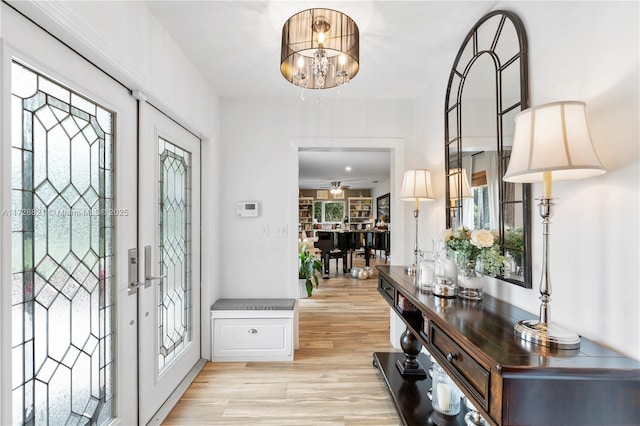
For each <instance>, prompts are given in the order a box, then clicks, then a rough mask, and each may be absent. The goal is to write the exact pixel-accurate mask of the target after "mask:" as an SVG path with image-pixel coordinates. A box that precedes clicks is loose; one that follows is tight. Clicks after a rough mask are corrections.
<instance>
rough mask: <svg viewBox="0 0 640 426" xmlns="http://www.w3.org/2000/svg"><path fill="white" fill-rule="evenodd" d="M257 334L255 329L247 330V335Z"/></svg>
mask: <svg viewBox="0 0 640 426" xmlns="http://www.w3.org/2000/svg"><path fill="white" fill-rule="evenodd" d="M257 332H258V330H256V329H255V328H250V329H249V334H256V333H257Z"/></svg>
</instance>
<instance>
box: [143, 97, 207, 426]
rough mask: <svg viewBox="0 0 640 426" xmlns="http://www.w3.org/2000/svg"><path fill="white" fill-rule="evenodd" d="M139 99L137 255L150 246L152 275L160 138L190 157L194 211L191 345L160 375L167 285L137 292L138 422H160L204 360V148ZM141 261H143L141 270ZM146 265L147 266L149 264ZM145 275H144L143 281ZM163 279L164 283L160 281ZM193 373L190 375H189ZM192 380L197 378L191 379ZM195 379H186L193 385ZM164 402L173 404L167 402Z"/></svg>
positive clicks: (153, 270)
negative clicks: (161, 303)
mask: <svg viewBox="0 0 640 426" xmlns="http://www.w3.org/2000/svg"><path fill="white" fill-rule="evenodd" d="M138 95H139V100H140V102H139V111H140V141H139V156H140V158H139V163H138V167H139V182H138V187H139V189H138V194H139V196H138V197H139V205H140V208H139V215H140V216H139V218H138V253H139V257H140V259H143V258H144V250H145V247H146V246H150V247H151V253H152V254H151V268H150V270H151V275H152V276H155V277H158V276H159V275H160V271H159V270H158V264H159V260H158V256H159V250H158V246H159V241H158V229H159V217H158V192H159V184H158V182H159V180H160V173H161V171H160V162H159V156H158V141H159V138H163V139H164V140H166V141H168V142H171V143H173V144H175V145H176V146H179V147H181V148H182V149H185V150H186V151H189V152H190V153H191V170H190V176H191V195H190V200H191V207H190V212H191V214H190V227H189V229H190V230H191V236H190V237H191V241H190V247H191V249H190V256H189V257H190V260H191V262H190V266H191V273H190V276H191V280H190V282H191V292H190V295H191V299H192V302H193V303H192V304H191V310H190V323H191V333H190V339H191V340H190V341H189V342H188V343H187V344H186V346H185V347H184V348H182V351H181V353H180V354H179V355H177V356H176V358H175V359H173V360H172V361H170V362H169V364H168V365H167V366H166V367H165V368H164V369H163V370H162V371H160V367H159V361H158V348H159V347H160V342H159V339H158V337H159V336H158V327H157V325H158V321H159V319H158V295H159V285H160V283H161V282H163V283H164V284H167V283H169V281H167V280H169V279H171V278H172V277H168V278H165V279H153V280H150V284H151V286H150V287H148V288H141V289H140V290H139V297H140V299H139V305H138V306H139V313H138V317H139V320H138V322H139V340H138V344H139V353H138V360H139V380H140V383H139V393H140V395H139V412H140V414H139V422H140V424H147V423H149V422H152V423H155V422H161V421H162V420H163V417H164V415H165V414H166V409H167V408H169V407H170V406H172V405H173V403H172V402H173V401H172V399H171V398H172V397H173V398H175V396H176V395H181V394H182V393H183V392H184V390H185V389H183V388H181V387H180V384H181V382H183V381H184V379H185V378H187V377H191V380H193V378H194V377H195V376H193V373H195V372H197V371H199V370H200V369H201V368H202V366H203V365H204V362H200V354H201V332H200V330H201V324H200V318H201V303H200V281H201V280H200V198H201V190H200V158H201V152H200V151H201V144H200V140H199V138H197V137H195V136H194V135H193V134H191V133H190V132H189V131H187V130H185V129H184V128H183V127H182V126H181V125H179V124H177V123H175V122H174V121H173V120H171V119H170V118H168V117H166V116H165V115H164V114H163V113H161V112H160V111H158V110H156V109H155V108H153V107H152V106H150V105H149V104H147V103H146V102H144V95H142V94H138ZM142 263H143V260H141V261H140V264H141V265H140V266H141V267H142V266H143V265H142ZM145 266H146V265H145ZM143 276H144V272H143V275H141V277H143ZM161 280H162V281H161ZM190 372H191V374H190ZM192 376H193V377H192ZM191 380H187V381H188V382H189V383H190V382H191ZM165 401H169V402H168V403H166V404H165Z"/></svg>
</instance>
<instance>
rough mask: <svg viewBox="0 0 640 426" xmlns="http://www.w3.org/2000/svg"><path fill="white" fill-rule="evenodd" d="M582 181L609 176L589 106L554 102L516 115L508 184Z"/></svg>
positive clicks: (571, 102)
mask: <svg viewBox="0 0 640 426" xmlns="http://www.w3.org/2000/svg"><path fill="white" fill-rule="evenodd" d="M543 172H553V180H569V179H582V178H587V177H591V176H596V175H599V174H602V173H605V170H604V168H603V167H602V164H601V163H600V159H599V158H598V155H597V154H596V152H595V149H594V148H593V143H592V142H591V135H590V133H589V125H588V123H587V115H586V111H585V103H584V102H578V101H564V102H554V103H550V104H545V105H540V106H537V107H533V108H529V109H526V110H524V111H522V112H520V113H519V114H518V115H516V118H515V130H514V134H513V148H512V151H511V158H510V160H509V167H508V168H507V172H506V173H505V175H504V178H503V179H504V180H505V181H507V182H524V183H530V182H541V181H543Z"/></svg>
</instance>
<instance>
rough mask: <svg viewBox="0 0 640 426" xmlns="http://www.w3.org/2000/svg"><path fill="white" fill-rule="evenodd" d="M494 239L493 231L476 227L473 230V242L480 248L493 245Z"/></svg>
mask: <svg viewBox="0 0 640 426" xmlns="http://www.w3.org/2000/svg"><path fill="white" fill-rule="evenodd" d="M494 239H495V238H494V236H493V234H492V233H491V231H488V230H486V229H474V230H473V231H472V232H471V244H473V245H474V246H476V247H479V248H484V247H491V246H492V245H493V241H494Z"/></svg>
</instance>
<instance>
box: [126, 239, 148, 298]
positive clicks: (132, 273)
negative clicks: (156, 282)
mask: <svg viewBox="0 0 640 426" xmlns="http://www.w3.org/2000/svg"><path fill="white" fill-rule="evenodd" d="M127 254H128V260H129V289H128V292H127V293H128V294H130V295H131V294H136V293H137V292H138V287H140V286H141V285H144V283H141V282H139V281H138V249H135V248H133V249H129V252H128V253H127Z"/></svg>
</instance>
